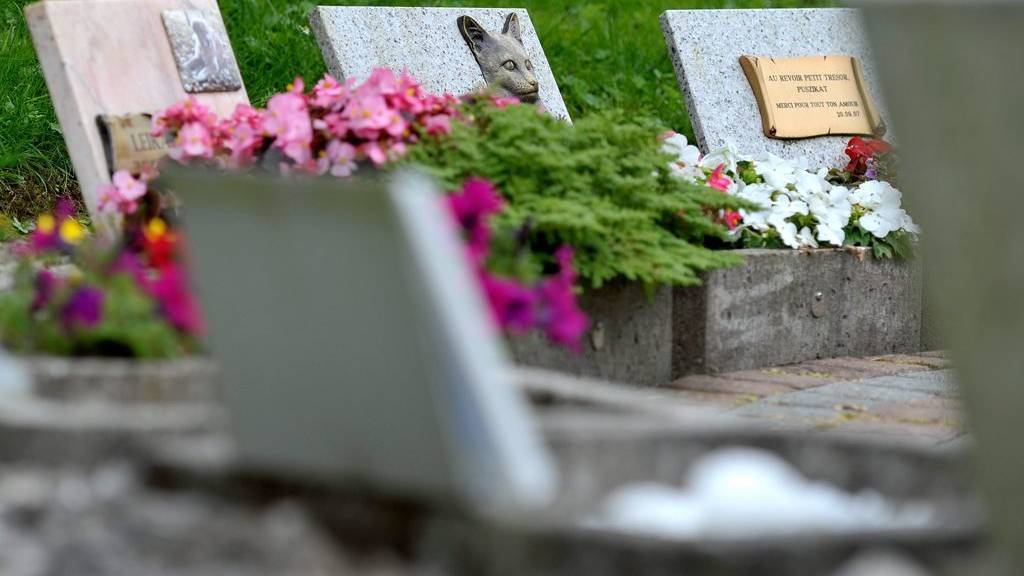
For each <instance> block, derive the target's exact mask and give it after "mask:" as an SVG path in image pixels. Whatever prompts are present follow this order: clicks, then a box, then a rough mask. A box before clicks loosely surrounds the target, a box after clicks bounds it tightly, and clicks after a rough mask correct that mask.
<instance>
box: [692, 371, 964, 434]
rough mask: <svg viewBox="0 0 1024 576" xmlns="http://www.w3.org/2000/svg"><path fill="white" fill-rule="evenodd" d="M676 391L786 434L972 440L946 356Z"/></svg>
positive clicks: (730, 378) (707, 379)
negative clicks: (967, 435) (789, 431)
mask: <svg viewBox="0 0 1024 576" xmlns="http://www.w3.org/2000/svg"><path fill="white" fill-rule="evenodd" d="M672 387H673V388H674V389H676V390H677V391H678V394H679V396H680V397H682V398H686V399H690V400H693V401H696V402H699V403H703V404H705V405H707V406H708V407H709V408H712V409H715V410H716V411H717V412H720V413H726V414H730V415H732V416H738V417H741V418H751V419H756V420H759V421H761V422H763V423H766V424H769V425H772V426H779V427H782V428H786V429H795V430H804V431H808V432H820V433H825V434H852V435H860V436H875V437H880V438H890V439H893V440H904V441H919V442H922V443H929V444H946V443H950V442H963V441H964V439H963V436H964V420H963V416H962V414H961V411H960V401H959V393H958V391H957V388H956V383H955V382H954V378H953V372H952V370H951V367H950V363H949V360H948V359H947V358H946V356H945V354H944V353H941V352H926V353H922V354H916V355H892V356H879V357H873V358H837V359H830V360H816V361H811V362H803V363H800V364H794V365H790V366H782V367H778V368H768V369H763V370H750V371H745V372H733V373H728V374H720V375H715V376H689V377H686V378H682V379H679V380H677V381H675V382H673V383H672Z"/></svg>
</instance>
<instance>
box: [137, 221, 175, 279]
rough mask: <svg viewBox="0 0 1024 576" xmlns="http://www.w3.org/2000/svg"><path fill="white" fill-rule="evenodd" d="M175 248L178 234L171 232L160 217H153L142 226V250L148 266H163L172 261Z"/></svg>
mask: <svg viewBox="0 0 1024 576" xmlns="http://www.w3.org/2000/svg"><path fill="white" fill-rule="evenodd" d="M177 248H178V235H177V234H175V233H174V232H171V231H170V230H169V229H168V228H167V223H166V222H164V221H163V220H162V219H160V218H153V219H152V220H150V221H149V222H147V223H146V225H145V226H144V227H143V228H142V250H143V251H144V252H145V253H146V258H147V259H148V260H149V265H150V266H152V267H154V268H163V267H165V266H167V265H168V264H171V263H173V262H174V261H175V255H176V254H177Z"/></svg>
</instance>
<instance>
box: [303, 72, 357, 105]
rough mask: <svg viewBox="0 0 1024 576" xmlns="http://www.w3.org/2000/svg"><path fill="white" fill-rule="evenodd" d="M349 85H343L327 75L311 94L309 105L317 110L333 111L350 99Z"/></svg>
mask: <svg viewBox="0 0 1024 576" xmlns="http://www.w3.org/2000/svg"><path fill="white" fill-rule="evenodd" d="M348 93H349V83H348V82H346V83H345V84H341V83H340V82H338V81H337V80H335V78H334V76H331V75H330V74H325V75H324V77H323V79H321V80H320V81H319V82H317V83H316V86H314V87H313V91H312V93H310V98H309V103H310V104H312V105H313V106H316V107H317V108H324V109H326V110H333V109H334V108H335V106H338V105H340V104H342V103H343V102H344V101H345V99H347V98H348Z"/></svg>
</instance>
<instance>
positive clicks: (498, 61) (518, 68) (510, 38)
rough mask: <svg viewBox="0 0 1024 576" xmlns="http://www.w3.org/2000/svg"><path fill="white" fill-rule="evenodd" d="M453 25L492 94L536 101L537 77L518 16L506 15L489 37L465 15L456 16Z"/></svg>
mask: <svg viewBox="0 0 1024 576" xmlns="http://www.w3.org/2000/svg"><path fill="white" fill-rule="evenodd" d="M457 22H458V25H459V31H460V32H462V37H463V38H465V40H466V44H468V45H469V50H470V52H472V53H473V57H474V58H476V62H477V64H479V65H480V71H481V72H483V74H484V80H486V81H487V85H488V86H489V87H490V88H491V89H492V90H494V91H495V94H497V95H498V96H515V97H516V98H518V99H519V100H521V101H523V102H530V103H534V102H536V101H537V97H538V94H539V88H538V84H537V77H536V76H534V74H533V63H532V62H530V58H529V57H528V56H527V54H526V49H525V47H524V46H523V38H522V33H521V31H520V28H519V17H518V16H516V15H515V14H514V13H513V14H509V15H508V18H506V19H505V27H504V29H502V31H501V33H500V34H491V33H490V32H488V31H487V30H485V29H484V27H483V26H481V25H480V24H479V23H478V22H477V21H476V20H474V19H472V18H470V17H469V16H459V19H458V21H457Z"/></svg>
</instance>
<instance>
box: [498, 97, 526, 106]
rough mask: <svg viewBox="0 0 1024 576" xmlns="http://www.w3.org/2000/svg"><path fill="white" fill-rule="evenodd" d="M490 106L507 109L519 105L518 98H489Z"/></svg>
mask: <svg viewBox="0 0 1024 576" xmlns="http://www.w3.org/2000/svg"><path fill="white" fill-rule="evenodd" d="M491 104H494V105H495V106H497V107H498V108H507V107H509V106H514V105H516V104H521V102H520V101H519V98H516V97H515V96H491Z"/></svg>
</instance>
